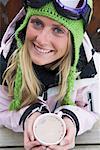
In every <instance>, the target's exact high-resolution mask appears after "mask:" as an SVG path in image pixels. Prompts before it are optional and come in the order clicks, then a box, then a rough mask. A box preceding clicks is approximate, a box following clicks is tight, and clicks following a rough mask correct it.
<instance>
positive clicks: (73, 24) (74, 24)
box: [10, 0, 92, 110]
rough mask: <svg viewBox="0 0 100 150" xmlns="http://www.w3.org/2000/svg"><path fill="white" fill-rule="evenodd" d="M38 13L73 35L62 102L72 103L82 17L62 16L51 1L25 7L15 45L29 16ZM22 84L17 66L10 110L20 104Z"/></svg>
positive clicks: (19, 40)
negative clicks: (70, 61)
mask: <svg viewBox="0 0 100 150" xmlns="http://www.w3.org/2000/svg"><path fill="white" fill-rule="evenodd" d="M88 4H89V6H90V7H91V8H92V0H88ZM34 15H38V16H46V17H49V18H51V19H53V20H55V21H57V22H58V23H60V24H62V25H64V26H65V27H66V28H67V29H68V30H69V31H70V32H71V34H72V36H73V44H74V45H73V48H74V50H75V52H74V54H75V56H74V62H73V65H72V66H71V69H70V72H69V75H68V80H67V89H66V95H65V97H64V100H63V102H62V103H63V104H66V105H74V102H73V101H72V99H71V92H72V90H73V86H74V80H75V77H76V66H77V63H78V59H79V50H80V45H81V43H82V40H83V35H84V22H83V20H82V19H79V20H71V19H68V18H66V17H63V16H61V15H59V14H58V13H57V11H56V9H55V8H54V5H53V3H52V2H49V3H47V4H46V5H45V6H42V7H41V8H38V9H37V8H31V7H28V8H27V13H26V17H25V19H24V21H23V23H22V24H21V25H20V27H19V28H18V29H17V30H16V33H15V37H16V40H17V46H18V48H21V47H22V45H23V43H22V41H21V39H20V38H19V32H20V31H22V29H24V28H25V27H26V25H27V23H28V21H29V19H30V17H31V16H34ZM21 84H22V74H21V68H20V67H18V69H17V73H16V79H15V87H14V99H13V101H12V103H11V104H10V110H14V109H18V108H20V105H21V94H20V88H21Z"/></svg>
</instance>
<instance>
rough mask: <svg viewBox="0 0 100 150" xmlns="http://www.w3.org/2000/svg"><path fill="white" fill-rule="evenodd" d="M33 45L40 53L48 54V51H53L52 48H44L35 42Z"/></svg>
mask: <svg viewBox="0 0 100 150" xmlns="http://www.w3.org/2000/svg"><path fill="white" fill-rule="evenodd" d="M33 45H34V48H35V51H36V52H38V53H39V54H48V53H50V52H52V51H53V50H50V49H43V48H41V47H39V46H37V45H36V44H34V43H33Z"/></svg>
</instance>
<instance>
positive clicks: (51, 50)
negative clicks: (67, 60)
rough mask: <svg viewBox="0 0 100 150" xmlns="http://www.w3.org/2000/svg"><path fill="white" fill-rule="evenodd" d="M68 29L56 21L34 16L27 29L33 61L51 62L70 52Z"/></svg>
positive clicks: (36, 62) (40, 63)
mask: <svg viewBox="0 0 100 150" xmlns="http://www.w3.org/2000/svg"><path fill="white" fill-rule="evenodd" d="M68 32H69V31H68V30H67V29H66V28H65V27H64V26H63V25H61V24H59V23H57V22H56V21H54V20H52V19H49V18H47V17H43V16H32V17H31V18H30V20H29V23H28V26H27V30H26V41H27V48H28V51H29V55H30V57H31V59H32V62H33V63H35V64H37V65H47V64H50V63H52V62H54V61H56V60H58V59H60V58H61V57H63V56H64V55H65V53H68V50H67V43H68Z"/></svg>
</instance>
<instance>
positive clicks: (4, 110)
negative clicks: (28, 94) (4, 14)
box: [0, 8, 100, 135]
mask: <svg viewBox="0 0 100 150" xmlns="http://www.w3.org/2000/svg"><path fill="white" fill-rule="evenodd" d="M24 14H25V11H24V9H23V8H22V9H21V10H20V12H19V13H18V14H17V16H16V17H15V18H14V19H13V21H12V22H11V23H10V24H9V26H8V28H7V30H6V32H5V34H4V36H3V38H2V41H1V47H0V53H3V56H4V58H5V59H6V57H7V54H8V52H9V50H10V47H11V43H12V41H13V37H14V33H15V25H16V21H18V20H20V19H21V18H22V17H23V15H24ZM83 46H84V50H85V54H86V59H87V62H90V61H91V60H93V62H94V65H95V69H96V72H97V74H96V75H94V76H93V77H91V78H82V79H78V80H76V81H75V85H74V91H73V92H72V99H73V101H74V102H75V103H76V106H71V105H66V106H65V105H64V106H59V104H58V106H56V108H55V105H56V103H57V100H56V99H55V96H56V94H57V93H58V87H52V88H50V89H48V91H47V93H48V99H47V101H44V100H43V96H41V97H39V99H40V103H42V104H43V105H44V106H46V107H47V109H48V110H49V112H52V111H53V110H54V108H55V110H54V112H55V113H57V112H59V111H60V110H62V109H63V108H64V109H67V110H70V111H72V112H73V113H74V114H75V115H76V116H77V119H78V121H79V132H78V135H80V134H82V133H84V132H85V131H87V130H90V129H91V128H92V127H93V125H94V123H95V122H96V121H97V120H98V119H99V118H100V100H99V99H100V95H99V93H100V92H99V89H100V80H99V75H100V67H99V66H100V55H99V54H98V53H96V52H94V53H93V52H92V49H93V47H92V45H91V42H90V40H89V38H88V36H87V34H86V33H85V34H84V39H83ZM88 71H90V70H88ZM80 73H81V72H79V74H80ZM10 101H11V98H10V97H9V96H8V93H7V88H6V87H5V90H4V89H2V85H1V86H0V125H4V126H6V127H7V128H10V129H12V130H14V131H15V132H23V129H22V126H19V120H20V118H21V116H22V114H23V112H24V111H25V110H26V108H28V107H29V106H27V107H25V108H22V109H20V110H19V111H9V110H8V106H9V104H10Z"/></svg>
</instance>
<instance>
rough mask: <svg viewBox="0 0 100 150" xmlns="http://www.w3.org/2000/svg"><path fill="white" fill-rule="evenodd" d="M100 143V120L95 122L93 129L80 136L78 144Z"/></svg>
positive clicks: (77, 140) (77, 139)
mask: <svg viewBox="0 0 100 150" xmlns="http://www.w3.org/2000/svg"><path fill="white" fill-rule="evenodd" d="M91 143H92V144H100V120H99V121H98V122H97V123H96V124H95V126H94V127H93V129H92V130H90V131H87V132H86V133H84V134H82V135H80V136H78V137H77V138H76V144H91Z"/></svg>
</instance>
